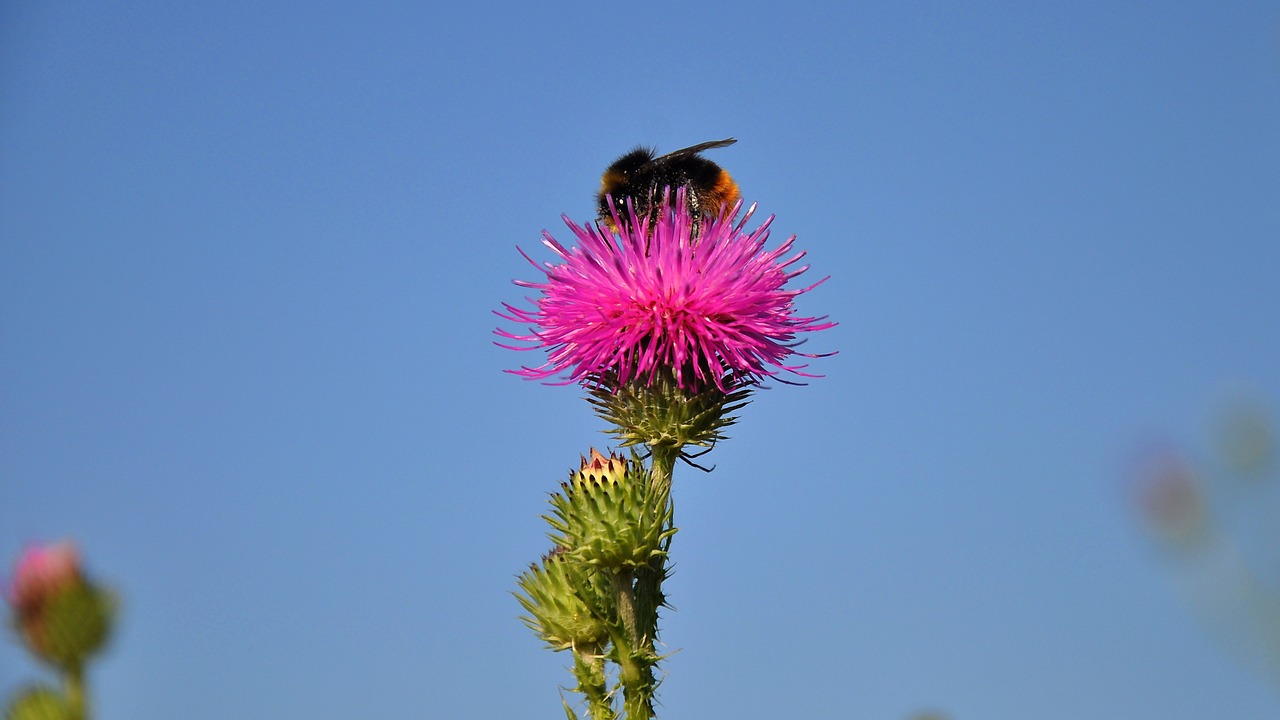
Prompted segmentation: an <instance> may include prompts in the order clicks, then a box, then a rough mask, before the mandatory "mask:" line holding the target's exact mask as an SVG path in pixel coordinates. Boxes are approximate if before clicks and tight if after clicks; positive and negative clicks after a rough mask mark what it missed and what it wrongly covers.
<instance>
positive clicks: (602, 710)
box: [573, 648, 618, 720]
mask: <svg viewBox="0 0 1280 720" xmlns="http://www.w3.org/2000/svg"><path fill="white" fill-rule="evenodd" d="M573 674H574V675H575V676H576V677H577V678H578V692H580V693H582V694H583V695H585V696H586V698H587V713H588V714H589V715H590V716H591V718H592V720H617V717H618V713H616V712H614V710H613V702H612V701H611V700H610V698H609V684H608V681H607V680H606V678H605V674H604V655H601V654H600V648H588V649H583V650H579V649H577V648H575V649H574V651H573Z"/></svg>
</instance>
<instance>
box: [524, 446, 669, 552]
mask: <svg viewBox="0 0 1280 720" xmlns="http://www.w3.org/2000/svg"><path fill="white" fill-rule="evenodd" d="M551 507H552V515H549V516H544V517H545V519H546V521H547V522H548V523H549V524H550V525H551V527H552V528H553V529H554V531H555V532H553V533H551V539H552V541H553V542H555V543H556V545H558V546H560V547H563V548H565V552H566V553H567V554H569V555H572V556H573V557H574V558H575V559H578V560H580V561H582V562H584V563H586V564H588V565H592V566H597V567H604V568H613V569H617V568H624V567H630V568H636V567H643V566H646V565H648V564H649V561H650V560H651V559H652V558H654V557H655V556H657V555H660V554H662V553H663V552H664V541H665V540H667V538H669V537H671V536H672V535H674V534H675V532H676V530H675V528H673V527H671V518H672V508H671V493H670V489H669V487H668V486H667V485H666V484H663V483H654V482H651V481H650V477H649V472H648V471H647V470H646V469H645V468H644V466H643V465H641V464H640V462H639V461H637V460H635V459H630V458H626V457H623V456H621V455H616V454H610V455H609V456H608V457H605V456H604V455H602V454H601V453H600V452H599V451H598V450H595V449H592V450H591V458H590V459H587V458H583V459H582V466H581V468H580V469H579V470H578V471H577V472H574V473H571V474H570V475H569V479H568V481H566V482H564V483H563V484H562V485H561V486H560V492H559V493H557V494H555V495H552V496H551Z"/></svg>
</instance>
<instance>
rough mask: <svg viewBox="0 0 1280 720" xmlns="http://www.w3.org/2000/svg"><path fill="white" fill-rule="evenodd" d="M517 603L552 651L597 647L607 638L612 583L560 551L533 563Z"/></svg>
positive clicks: (522, 582)
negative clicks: (540, 564) (539, 562)
mask: <svg viewBox="0 0 1280 720" xmlns="http://www.w3.org/2000/svg"><path fill="white" fill-rule="evenodd" d="M518 584H519V586H520V590H522V591H523V593H524V594H521V593H516V599H517V600H519V601H520V604H521V605H522V606H523V607H524V609H525V610H526V611H527V612H528V613H529V615H530V617H522V618H520V619H521V620H523V621H524V623H525V625H528V626H529V628H530V629H532V630H533V631H534V633H536V634H537V635H538V637H540V638H542V640H543V641H544V642H546V643H547V645H549V646H551V649H553V650H569V649H591V648H594V649H597V650H598V649H599V648H603V647H604V645H605V644H606V643H607V642H608V639H609V622H608V621H607V620H606V618H607V616H608V615H610V614H611V613H610V611H609V603H610V601H609V599H608V598H609V596H610V595H611V594H612V592H611V590H610V586H609V585H608V581H607V580H606V579H605V578H603V577H600V576H599V575H598V574H597V573H596V572H595V571H594V570H592V569H591V568H590V567H587V566H585V565H582V564H581V563H579V562H577V561H575V560H574V559H573V558H570V557H568V556H567V555H565V554H564V553H563V552H561V551H553V552H552V553H551V554H549V555H547V556H546V557H544V558H543V559H542V566H541V567H539V566H538V565H532V566H530V568H529V569H528V570H527V571H525V573H524V574H523V575H521V576H520V580H519V582H518Z"/></svg>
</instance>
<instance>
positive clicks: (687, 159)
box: [596, 138, 739, 232]
mask: <svg viewBox="0 0 1280 720" xmlns="http://www.w3.org/2000/svg"><path fill="white" fill-rule="evenodd" d="M736 142H738V141H737V140H736V139H735V138H725V139H724V140H712V141H710V142H704V143H698V144H697V145H693V146H690V147H687V148H683V149H681V150H676V151H675V152H673V153H667V154H666V155H662V156H657V152H656V151H655V150H654V149H653V148H647V147H637V148H636V149H635V150H632V151H631V152H629V153H627V154H626V155H623V156H622V157H620V158H618V159H617V160H615V161H613V164H612V165H610V166H609V167H608V168H606V169H605V171H604V176H603V177H602V178H601V179H600V193H599V195H597V196H596V208H597V210H598V212H599V216H600V221H601V222H602V223H604V225H605V226H606V227H608V228H609V229H610V230H612V231H614V232H617V230H618V228H617V226H616V225H615V224H614V222H613V213H612V212H610V210H609V198H610V197H612V198H613V202H614V205H615V206H616V207H617V209H618V214H619V215H622V214H624V213H625V212H626V199H627V198H631V202H632V204H633V205H634V206H635V209H636V217H638V218H641V219H643V218H645V217H648V218H650V219H651V220H654V219H656V216H657V214H658V210H659V208H661V206H662V193H663V192H664V190H665V189H666V188H668V187H670V188H671V194H672V196H673V197H674V196H675V191H676V190H677V189H678V188H680V187H684V188H685V203H686V204H688V206H689V214H690V215H691V216H693V218H694V224H695V227H696V226H697V224H698V223H699V222H700V220H701V219H702V217H703V216H704V215H718V214H719V213H722V212H725V211H726V210H727V209H729V208H732V207H733V205H734V204H735V203H737V202H738V197H739V193H738V183H736V182H734V181H733V178H732V177H729V173H728V172H727V171H726V170H725V169H724V168H722V167H720V166H719V165H717V164H715V163H713V162H711V161H710V160H708V159H706V158H704V157H702V156H701V155H699V154H698V153H700V152H702V151H703V150H711V149H713V148H721V147H726V146H728V145H732V144H734V143H736Z"/></svg>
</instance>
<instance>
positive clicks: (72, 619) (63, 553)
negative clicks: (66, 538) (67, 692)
mask: <svg viewBox="0 0 1280 720" xmlns="http://www.w3.org/2000/svg"><path fill="white" fill-rule="evenodd" d="M9 603H10V605H12V606H13V624H14V626H15V627H16V628H17V630H18V633H19V635H21V637H22V639H23V641H24V642H25V643H26V645H27V647H28V648H30V649H31V651H32V652H33V653H35V654H36V655H37V656H38V657H40V658H42V659H44V660H46V661H48V662H50V663H52V664H53V665H56V666H58V667H60V668H63V669H72V668H77V667H80V666H81V665H83V663H84V661H85V659H87V658H88V657H89V656H90V655H92V654H93V653H94V652H96V651H97V650H98V649H99V648H101V647H102V645H103V643H105V642H106V639H107V636H108V635H109V634H110V629H111V616H112V614H113V612H114V606H115V603H114V601H113V598H112V597H111V594H110V593H108V592H107V591H105V590H102V589H100V588H98V587H96V586H94V585H93V584H92V583H90V582H89V581H88V580H87V579H86V578H85V577H84V573H83V572H82V571H81V568H80V556H79V553H77V552H76V549H75V546H74V545H72V544H71V543H69V542H62V543H58V544H56V545H48V546H43V547H33V548H31V549H29V550H27V551H26V552H24V553H23V554H22V556H21V557H20V558H19V559H18V564H17V567H16V568H15V570H14V576H13V583H12V586H11V587H10V590H9Z"/></svg>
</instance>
